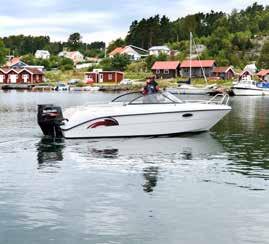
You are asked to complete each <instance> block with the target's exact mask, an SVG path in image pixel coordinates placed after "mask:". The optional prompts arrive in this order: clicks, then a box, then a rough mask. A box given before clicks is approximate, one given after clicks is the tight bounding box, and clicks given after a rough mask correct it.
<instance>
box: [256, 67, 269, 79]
mask: <svg viewBox="0 0 269 244" xmlns="http://www.w3.org/2000/svg"><path fill="white" fill-rule="evenodd" d="M257 76H258V77H259V78H260V80H263V81H269V69H262V70H261V71H259V72H258V73H257Z"/></svg>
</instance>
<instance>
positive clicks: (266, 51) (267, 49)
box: [258, 41, 269, 69]
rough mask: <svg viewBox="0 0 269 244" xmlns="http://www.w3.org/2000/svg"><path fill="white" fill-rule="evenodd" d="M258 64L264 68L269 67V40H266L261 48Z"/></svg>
mask: <svg viewBox="0 0 269 244" xmlns="http://www.w3.org/2000/svg"><path fill="white" fill-rule="evenodd" d="M258 66H259V67H260V68H263V69H268V68H269V41H267V42H265V43H264V45H263V48H262V50H261V54H260V58H259V61H258Z"/></svg>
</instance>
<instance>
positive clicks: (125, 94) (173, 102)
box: [111, 92, 183, 105]
mask: <svg viewBox="0 0 269 244" xmlns="http://www.w3.org/2000/svg"><path fill="white" fill-rule="evenodd" d="M132 94H137V97H135V98H133V99H131V100H130V101H127V102H123V103H126V104H128V105H142V104H143V105H147V104H180V103H183V101H181V100H180V99H179V98H177V97H175V96H174V95H173V94H171V93H169V92H158V93H153V94H149V95H144V94H143V93H142V92H129V93H124V94H121V95H120V96H118V97H116V98H114V99H113V100H112V101H111V102H115V103H117V102H118V101H117V100H118V99H120V98H122V97H124V96H128V95H132ZM155 94H156V95H161V96H163V97H165V98H166V99H167V100H169V101H170V102H165V103H162V102H156V103H135V101H137V100H138V99H140V98H142V97H145V96H153V95H155ZM173 99H174V100H173Z"/></svg>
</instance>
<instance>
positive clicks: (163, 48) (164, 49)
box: [149, 46, 171, 56]
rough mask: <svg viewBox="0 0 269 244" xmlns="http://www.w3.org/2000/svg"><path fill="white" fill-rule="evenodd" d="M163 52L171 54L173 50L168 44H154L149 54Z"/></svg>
mask: <svg viewBox="0 0 269 244" xmlns="http://www.w3.org/2000/svg"><path fill="white" fill-rule="evenodd" d="M161 53H164V54H167V55H170V53H171V50H170V49H169V48H168V47H167V46H154V47H151V48H150V49H149V55H156V56H158V55H160V54H161Z"/></svg>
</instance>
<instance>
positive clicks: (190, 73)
mask: <svg viewBox="0 0 269 244" xmlns="http://www.w3.org/2000/svg"><path fill="white" fill-rule="evenodd" d="M191 55H192V33H191V32H190V72H189V75H190V77H189V78H190V81H191V76H192V67H191V65H192V63H191Z"/></svg>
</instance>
